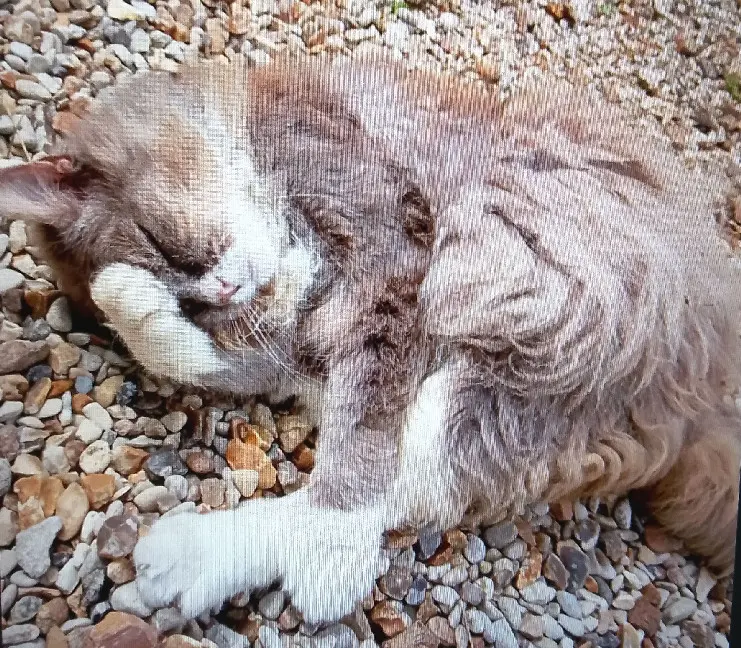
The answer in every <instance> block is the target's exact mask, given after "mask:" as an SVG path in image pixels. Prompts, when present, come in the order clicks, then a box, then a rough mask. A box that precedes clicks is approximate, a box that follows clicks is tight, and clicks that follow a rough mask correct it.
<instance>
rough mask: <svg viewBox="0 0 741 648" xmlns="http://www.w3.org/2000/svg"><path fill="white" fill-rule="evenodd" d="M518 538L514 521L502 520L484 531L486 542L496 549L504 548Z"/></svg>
mask: <svg viewBox="0 0 741 648" xmlns="http://www.w3.org/2000/svg"><path fill="white" fill-rule="evenodd" d="M515 538H517V527H516V526H515V525H514V523H512V522H502V523H500V524H497V525H496V526H492V527H489V528H488V529H486V530H485V531H484V542H485V543H486V544H487V545H488V546H489V547H493V548H494V549H504V547H506V546H507V545H508V544H510V543H511V542H513V541H514V540H515Z"/></svg>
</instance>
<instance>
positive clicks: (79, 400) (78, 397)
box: [72, 394, 93, 414]
mask: <svg viewBox="0 0 741 648" xmlns="http://www.w3.org/2000/svg"><path fill="white" fill-rule="evenodd" d="M92 402H93V399H92V398H90V396H88V395H87V394H75V395H74V396H72V411H73V412H74V413H75V414H82V408H83V407H85V405H89V404H90V403H92Z"/></svg>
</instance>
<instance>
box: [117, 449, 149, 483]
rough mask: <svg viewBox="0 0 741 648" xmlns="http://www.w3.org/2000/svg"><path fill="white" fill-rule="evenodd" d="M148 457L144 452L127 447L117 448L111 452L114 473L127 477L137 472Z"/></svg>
mask: <svg viewBox="0 0 741 648" xmlns="http://www.w3.org/2000/svg"><path fill="white" fill-rule="evenodd" d="M148 457H149V453H148V452H147V451H146V450H141V449H140V448H134V447H132V446H128V445H123V446H118V447H117V448H116V449H114V451H113V457H112V462H113V467H114V468H115V469H116V472H118V473H120V474H122V475H125V476H128V475H131V474H132V473H137V472H139V471H140V470H141V467H142V465H143V464H144V462H145V461H146V460H147V458H148Z"/></svg>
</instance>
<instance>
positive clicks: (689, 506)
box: [645, 413, 741, 576]
mask: <svg viewBox="0 0 741 648" xmlns="http://www.w3.org/2000/svg"><path fill="white" fill-rule="evenodd" d="M712 418H713V419H716V420H713V421H706V423H705V424H702V423H695V424H693V426H695V427H696V428H697V429H695V430H691V431H690V432H691V433H690V435H688V437H689V439H690V440H689V441H688V442H686V444H685V445H684V447H683V448H682V450H681V451H680V453H679V457H678V459H677V461H676V463H674V465H673V466H672V468H671V469H670V470H669V472H668V473H667V474H666V475H665V476H664V477H663V478H662V479H660V480H659V481H658V482H657V483H655V484H653V485H652V486H650V487H649V488H647V489H646V490H645V495H646V498H647V500H646V503H647V505H648V508H649V510H650V512H651V513H652V515H653V516H654V517H655V518H656V521H657V522H659V524H661V525H662V526H663V527H664V529H666V530H667V531H669V532H670V533H671V534H672V535H674V536H675V537H676V538H678V539H680V540H682V541H683V542H684V544H685V546H686V547H687V549H689V550H690V551H691V552H693V553H696V554H698V555H700V556H702V557H703V558H705V559H706V561H707V564H708V566H709V567H711V568H712V569H713V570H714V571H716V572H718V574H719V575H721V576H723V575H727V574H729V573H730V571H731V570H732V569H733V562H734V556H735V547H736V518H737V513H738V497H739V467H740V466H741V441H739V429H738V428H739V424H740V421H739V417H738V416H737V415H736V416H734V415H733V414H730V413H729V414H727V415H723V414H722V413H719V415H718V416H717V417H716V416H713V417H712ZM700 428H702V429H700Z"/></svg>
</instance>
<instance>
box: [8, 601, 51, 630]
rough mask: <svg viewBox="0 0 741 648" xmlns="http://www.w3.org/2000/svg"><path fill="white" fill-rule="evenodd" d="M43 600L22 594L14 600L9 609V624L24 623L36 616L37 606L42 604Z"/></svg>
mask: <svg viewBox="0 0 741 648" xmlns="http://www.w3.org/2000/svg"><path fill="white" fill-rule="evenodd" d="M43 602H44V601H43V600H42V599H40V598H39V597H38V596H24V597H23V598H21V599H18V601H16V604H15V605H14V606H13V608H12V609H11V610H10V617H9V618H8V620H9V621H10V623H11V624H17V623H25V622H26V621H30V620H31V619H33V618H34V617H35V616H36V613H37V612H38V611H39V608H40V607H41V605H42V604H43Z"/></svg>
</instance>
